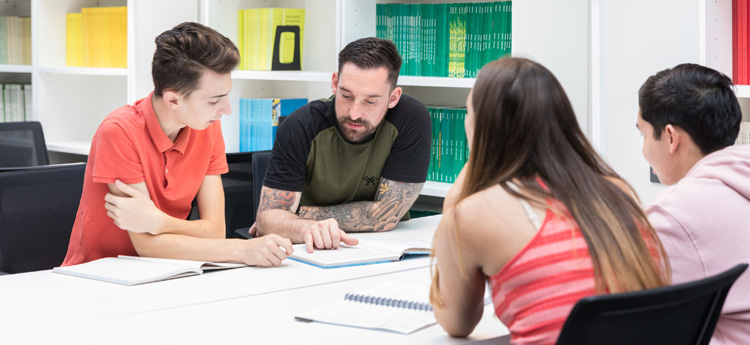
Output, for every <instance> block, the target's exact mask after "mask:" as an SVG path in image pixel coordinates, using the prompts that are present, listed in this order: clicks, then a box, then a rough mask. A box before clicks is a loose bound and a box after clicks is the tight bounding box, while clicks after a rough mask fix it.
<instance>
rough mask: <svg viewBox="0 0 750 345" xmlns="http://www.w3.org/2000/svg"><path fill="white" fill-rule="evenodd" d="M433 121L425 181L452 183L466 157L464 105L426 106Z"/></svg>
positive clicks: (467, 157) (467, 153)
mask: <svg viewBox="0 0 750 345" xmlns="http://www.w3.org/2000/svg"><path fill="white" fill-rule="evenodd" d="M427 110H429V111H430V119H431V120H432V150H431V152H430V168H429V170H428V171H427V180H429V181H436V182H447V183H453V182H454V181H455V180H456V177H458V173H460V172H461V168H463V166H464V164H466V162H467V161H468V160H469V145H468V143H467V139H466V130H465V126H464V120H466V108H450V107H427Z"/></svg>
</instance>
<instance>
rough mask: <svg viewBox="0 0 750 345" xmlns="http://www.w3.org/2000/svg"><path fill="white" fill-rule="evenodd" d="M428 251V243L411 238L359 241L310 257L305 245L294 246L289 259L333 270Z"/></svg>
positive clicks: (315, 252)
mask: <svg viewBox="0 0 750 345" xmlns="http://www.w3.org/2000/svg"><path fill="white" fill-rule="evenodd" d="M431 248H432V244H431V243H430V242H425V241H420V240H416V239H410V238H382V239H374V238H367V239H364V238H361V239H359V244H358V245H356V246H352V247H350V246H347V245H345V244H341V246H340V247H339V248H338V249H326V250H317V249H316V250H315V251H313V252H312V253H308V252H307V247H306V246H305V245H304V244H297V245H295V246H294V253H293V254H292V255H290V256H289V258H290V259H293V260H297V261H300V262H304V263H307V264H310V265H314V266H318V267H322V268H336V267H345V266H355V265H366V264H376V263H382V262H391V261H398V260H401V259H402V258H404V256H405V255H428V254H430V251H431Z"/></svg>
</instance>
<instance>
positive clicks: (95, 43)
mask: <svg viewBox="0 0 750 345" xmlns="http://www.w3.org/2000/svg"><path fill="white" fill-rule="evenodd" d="M127 22H128V11H127V7H124V6H122V7H86V8H82V9H81V13H68V14H67V15H66V17H65V28H66V32H65V44H66V46H65V48H66V50H65V64H66V65H67V66H71V67H109V68H126V67H128V46H127V45H128V24H127Z"/></svg>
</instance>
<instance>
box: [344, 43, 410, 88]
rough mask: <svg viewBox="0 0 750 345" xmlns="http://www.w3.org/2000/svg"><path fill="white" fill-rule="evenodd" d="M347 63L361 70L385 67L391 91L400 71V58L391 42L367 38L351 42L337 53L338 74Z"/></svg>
mask: <svg viewBox="0 0 750 345" xmlns="http://www.w3.org/2000/svg"><path fill="white" fill-rule="evenodd" d="M347 62H351V63H353V64H354V65H356V66H357V67H359V68H361V69H373V68H380V67H385V68H386V69H388V81H389V82H390V83H391V89H393V88H395V87H396V83H398V72H399V71H400V70H401V56H399V54H398V49H396V45H395V44H393V42H391V41H388V40H384V39H380V38H376V37H367V38H360V39H358V40H356V41H353V42H351V43H349V44H347V45H346V47H344V49H341V52H339V71H338V72H339V74H341V69H342V68H343V67H344V65H345V64H346V63H347Z"/></svg>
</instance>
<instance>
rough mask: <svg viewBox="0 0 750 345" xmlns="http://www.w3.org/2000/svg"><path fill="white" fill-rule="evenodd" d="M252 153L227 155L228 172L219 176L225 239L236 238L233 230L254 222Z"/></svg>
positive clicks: (246, 226) (247, 226)
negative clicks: (225, 230)
mask: <svg viewBox="0 0 750 345" xmlns="http://www.w3.org/2000/svg"><path fill="white" fill-rule="evenodd" d="M252 160H253V152H238V153H227V163H228V164H229V172H228V173H226V174H224V175H221V182H222V184H223V185H224V206H225V207H224V212H225V217H226V227H227V232H226V236H227V238H236V237H238V235H237V233H236V232H235V229H237V228H243V227H245V228H249V227H250V226H251V225H253V222H255V214H253V213H252V212H251V210H252V208H253V163H252Z"/></svg>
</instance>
